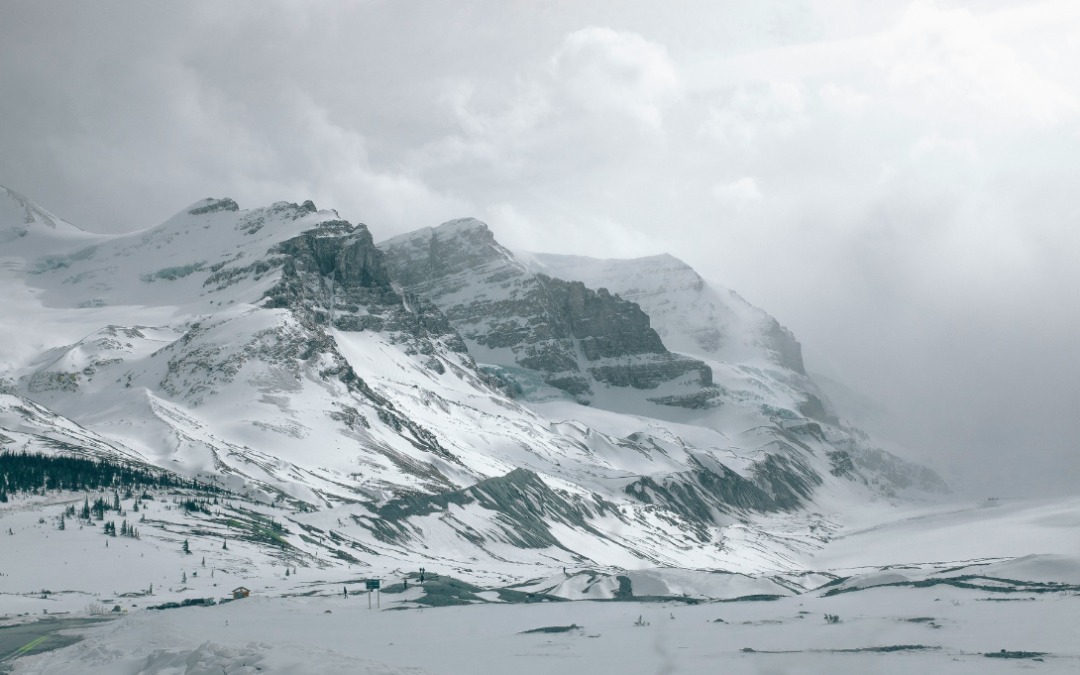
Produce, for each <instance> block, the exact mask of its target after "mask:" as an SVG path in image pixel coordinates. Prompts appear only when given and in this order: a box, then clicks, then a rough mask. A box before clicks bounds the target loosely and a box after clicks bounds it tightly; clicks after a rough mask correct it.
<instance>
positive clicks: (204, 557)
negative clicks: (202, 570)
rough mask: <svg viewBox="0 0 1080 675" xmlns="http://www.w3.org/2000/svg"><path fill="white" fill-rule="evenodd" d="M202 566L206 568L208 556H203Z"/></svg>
mask: <svg viewBox="0 0 1080 675" xmlns="http://www.w3.org/2000/svg"><path fill="white" fill-rule="evenodd" d="M202 566H203V567H206V556H203V559H202Z"/></svg>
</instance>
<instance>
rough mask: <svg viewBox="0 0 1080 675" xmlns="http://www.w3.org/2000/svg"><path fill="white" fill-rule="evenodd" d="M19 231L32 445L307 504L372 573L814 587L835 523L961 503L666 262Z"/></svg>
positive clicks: (13, 197) (1, 401)
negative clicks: (652, 576)
mask: <svg viewBox="0 0 1080 675" xmlns="http://www.w3.org/2000/svg"><path fill="white" fill-rule="evenodd" d="M0 218H3V220H2V221H0V238H2V239H0V291H2V292H0V317H2V319H3V320H2V322H0V326H2V327H0V387H2V391H0V443H2V444H3V448H4V449H5V450H7V451H20V450H27V451H31V452H45V453H65V454H71V453H74V454H84V455H90V456H95V457H105V458H109V459H110V460H112V461H125V462H135V463H144V464H148V465H153V466H156V467H161V468H165V469H168V470H170V471H175V472H178V473H181V474H184V475H186V476H191V477H199V478H200V479H202V480H205V481H208V482H214V483H216V484H218V485H220V486H222V487H224V488H227V489H229V490H231V491H232V492H233V493H234V494H238V495H244V496H246V497H247V498H248V499H250V500H255V501H261V502H263V503H270V502H276V503H278V504H280V505H287V506H289V508H291V509H293V514H294V515H293V516H292V517H293V518H295V519H296V520H297V522H300V523H306V525H304V526H303V527H317V528H322V529H320V530H319V531H320V532H321V531H323V530H325V529H328V524H330V523H336V524H334V525H332V527H333V528H334V529H333V530H332V531H333V532H336V533H337V534H335V536H336V537H339V538H340V546H339V549H340V550H339V552H340V554H341V555H340V556H338V558H339V559H340V560H343V561H351V562H350V564H351V563H355V562H363V563H365V564H378V561H379V560H386V559H396V560H400V559H402V558H405V557H410V556H420V557H421V558H423V557H425V556H427V557H431V556H435V557H437V558H438V559H440V560H443V561H450V562H456V563H457V564H462V563H464V562H468V564H470V565H472V566H483V565H485V564H487V565H493V566H498V565H504V566H505V565H519V564H525V565H536V564H543V565H549V566H558V565H565V564H568V563H573V564H583V563H586V562H587V563H589V564H595V565H600V566H614V567H622V568H633V567H641V566H657V565H661V566H663V565H667V566H680V567H695V568H725V569H740V570H747V571H752V570H757V569H764V568H770V569H777V568H793V567H797V566H798V563H797V561H798V560H799V559H801V556H805V555H807V554H809V553H811V552H812V551H813V550H815V547H816V546H818V545H820V542H821V541H822V539H823V538H825V537H827V536H828V532H829V531H830V530H829V525H828V523H829V514H830V513H834V512H836V511H838V510H842V509H845V508H850V507H852V506H853V505H858V504H861V503H865V502H867V501H868V500H875V499H881V498H883V497H892V496H896V495H900V494H903V493H910V494H912V495H928V494H934V493H937V492H940V491H942V490H944V489H945V486H944V483H943V482H942V481H941V479H940V478H938V477H937V476H936V475H935V474H934V473H933V472H932V471H930V470H928V469H925V468H923V467H920V466H918V465H915V464H912V463H910V462H907V461H905V460H903V459H901V458H899V457H896V456H894V455H891V454H889V453H886V452H884V451H882V450H880V449H878V448H877V447H876V446H874V445H872V444H871V443H870V442H869V441H868V440H867V439H866V438H865V437H864V436H862V435H860V434H859V433H858V432H855V431H854V430H851V429H847V428H843V427H841V426H839V425H838V424H837V423H836V420H835V419H834V418H833V417H831V416H830V414H829V413H828V410H827V409H826V408H825V406H824V405H823V404H822V402H821V400H820V399H819V398H818V397H817V395H816V389H815V386H814V384H813V382H812V381H811V380H810V379H809V378H808V377H807V376H806V375H805V373H804V371H803V367H802V362H801V356H800V353H799V347H798V343H797V342H795V340H794V338H793V337H792V336H791V334H790V333H789V332H787V331H786V330H785V329H783V328H782V327H780V325H779V324H778V323H777V322H776V321H775V320H774V319H772V318H771V317H769V316H768V315H767V314H765V313H764V312H762V311H761V310H757V309H755V308H753V307H751V306H750V305H748V304H747V303H745V301H742V300H741V299H740V298H738V296H735V295H734V294H732V293H730V292H727V291H722V290H715V289H714V288H712V287H710V286H708V285H707V284H705V283H704V282H702V281H701V280H700V278H699V277H697V275H696V274H695V273H694V272H693V270H691V269H690V268H689V267H687V266H685V265H683V264H682V263H680V262H679V261H677V260H675V259H673V258H670V257H667V256H660V257H656V258H648V259H644V260H640V261H590V260H589V259H585V258H573V259H570V258H566V257H561V256H543V255H540V254H529V255H527V256H525V255H523V256H516V255H514V254H513V253H511V252H510V251H508V250H507V249H505V248H504V247H502V246H500V245H499V244H498V243H497V242H496V240H495V238H494V235H493V234H492V233H491V232H490V230H489V229H488V228H487V226H486V225H484V224H483V223H480V222H479V221H475V220H471V219H465V220H458V221H451V222H449V223H446V224H444V225H441V226H439V227H436V228H424V229H423V230H420V231H417V232H414V233H411V234H408V235H404V236H401V237H396V238H394V239H391V240H389V241H386V242H383V243H382V244H380V245H379V246H376V245H375V244H374V243H373V238H372V235H371V233H370V232H369V231H368V228H367V227H366V226H364V225H362V224H350V223H348V222H345V221H343V220H342V219H340V218H339V216H338V214H337V213H336V212H334V211H332V210H319V209H317V208H316V207H315V206H314V204H312V203H311V202H305V203H304V204H300V205H297V204H291V203H285V202H279V203H276V204H273V205H271V206H268V207H263V208H256V209H249V210H243V209H240V208H239V206H238V205H237V204H236V202H234V201H232V200H231V199H206V200H202V201H200V202H197V203H195V204H193V205H192V206H190V207H188V208H187V209H184V210H183V211H181V212H180V213H178V214H177V215H176V216H174V217H172V218H170V219H169V220H167V221H166V222H164V223H162V224H161V225H158V226H156V227H152V228H149V229H146V230H142V231H139V232H134V233H130V234H125V235H115V236H106V235H95V234H89V233H86V232H83V231H81V230H79V229H78V228H76V227H75V226H73V225H70V224H68V223H65V222H64V221H62V220H60V219H59V218H56V217H55V216H52V215H51V214H49V213H48V212H47V211H45V210H44V209H42V208H40V207H38V206H36V205H34V204H33V203H32V202H30V201H29V200H27V199H25V198H24V197H21V196H19V195H17V194H15V193H12V192H10V191H6V190H4V191H3V192H0ZM208 531H209V530H208ZM193 536H194V535H193ZM280 541H285V542H287V543H290V545H295V546H296V547H297V549H296V550H298V551H299V550H302V549H303V547H304V546H305V545H306V544H305V543H304V542H307V541H309V540H308V539H304V538H302V537H300V535H299V533H296V534H295V535H292V538H291V539H289V538H288V537H285V538H283V539H281V540H280ZM334 541H335V542H338V539H334ZM344 542H349V543H344ZM334 545H335V546H338V544H334ZM335 550H338V549H335ZM469 561H471V562H469ZM485 561H486V562H485Z"/></svg>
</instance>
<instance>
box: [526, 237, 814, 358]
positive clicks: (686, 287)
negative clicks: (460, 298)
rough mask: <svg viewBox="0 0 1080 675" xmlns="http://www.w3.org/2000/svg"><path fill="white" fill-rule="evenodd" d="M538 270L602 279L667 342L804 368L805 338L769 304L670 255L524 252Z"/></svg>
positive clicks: (592, 281) (595, 282)
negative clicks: (760, 303) (768, 308)
mask: <svg viewBox="0 0 1080 675" xmlns="http://www.w3.org/2000/svg"><path fill="white" fill-rule="evenodd" d="M517 259H518V260H520V261H521V262H522V263H523V264H525V265H526V266H527V267H528V268H529V269H530V270H533V271H534V272H538V273H542V274H547V275H549V276H552V277H557V278H560V279H567V280H570V281H581V282H582V283H584V284H585V285H587V286H591V287H594V288H595V287H598V286H603V287H605V288H607V289H609V290H610V291H611V292H613V293H618V294H619V295H620V296H621V297H623V298H625V299H627V300H630V301H632V302H635V303H637V304H638V305H639V306H640V307H641V308H642V310H644V311H645V312H647V313H648V314H649V316H650V317H652V326H653V328H654V329H656V332H657V333H658V334H659V335H660V337H661V338H662V339H663V340H664V343H665V344H666V345H667V346H668V348H669V349H672V350H674V351H677V352H681V353H684V354H690V355H694V356H699V357H703V358H709V359H716V360H718V361H727V362H737V363H749V364H762V365H768V366H773V367H775V366H779V367H782V368H786V369H788V370H790V371H792V372H794V373H797V374H799V375H805V374H806V371H805V369H804V367H803V359H802V346H801V345H800V344H799V342H798V341H797V340H796V339H795V336H794V335H793V334H792V333H791V331H789V330H788V329H787V328H785V327H784V326H782V325H780V322H779V321H777V320H776V319H775V318H773V317H772V316H769V314H767V313H766V312H765V311H763V310H761V309H758V308H757V307H754V306H753V305H751V304H750V303H749V302H747V301H746V300H744V299H743V298H741V297H740V296H739V295H738V294H736V293H735V292H733V291H730V290H728V289H726V288H723V287H721V286H719V285H716V284H710V283H709V282H706V281H705V280H704V279H702V278H701V276H700V275H699V274H698V273H697V272H695V271H694V269H693V268H692V267H690V266H689V265H687V264H686V263H684V262H683V261H681V260H679V259H678V258H675V257H673V256H670V255H666V254H664V255H656V256H649V257H646V258H636V259H632V260H599V259H596V258H587V257H584V256H573V255H556V254H551V253H519V254H517Z"/></svg>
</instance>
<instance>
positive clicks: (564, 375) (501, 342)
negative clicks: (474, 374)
mask: <svg viewBox="0 0 1080 675" xmlns="http://www.w3.org/2000/svg"><path fill="white" fill-rule="evenodd" d="M379 248H380V249H381V250H382V251H383V252H385V254H386V260H387V267H388V269H389V272H390V276H391V278H392V279H393V280H394V281H395V282H397V283H398V284H400V285H401V286H402V287H403V288H405V289H407V290H408V291H410V292H412V293H415V294H417V295H420V296H423V297H426V298H428V299H430V300H431V301H432V302H433V303H435V304H436V305H437V306H438V307H439V308H440V309H441V310H442V311H443V313H444V314H445V315H446V317H447V318H448V319H449V321H450V322H451V323H452V324H453V325H454V326H455V327H456V328H457V330H458V332H460V333H461V335H462V337H464V339H465V340H466V342H467V343H468V344H469V347H470V351H472V352H473V354H474V356H475V357H476V358H477V360H478V361H480V362H481V363H485V364H490V365H492V366H497V367H501V368H500V369H499V374H500V375H501V376H503V377H505V378H508V379H510V380H512V381H515V382H514V383H515V384H516V385H517V387H518V388H519V389H520V388H521V386H522V382H517V381H516V380H518V379H523V380H526V381H527V380H528V379H529V378H528V376H527V375H525V376H524V377H523V376H522V374H521V373H520V372H519V371H521V370H522V369H524V370H526V371H532V372H534V373H538V374H539V375H540V378H541V379H542V381H543V383H544V384H546V385H548V386H550V387H553V388H555V389H558V390H561V391H563V392H566V393H567V394H569V395H571V396H574V397H576V398H578V399H579V400H589V398H590V396H591V395H592V394H593V393H594V390H595V387H596V386H597V385H598V384H600V385H609V386H613V387H631V388H634V389H641V390H653V389H656V388H657V387H659V386H660V385H662V384H666V383H670V384H677V385H678V386H679V387H681V389H684V390H687V391H685V392H680V393H696V392H697V391H700V390H701V389H702V388H708V387H710V386H711V385H712V371H711V369H710V368H709V366H707V365H706V364H704V363H702V362H701V361H697V360H695V359H692V358H688V357H685V356H682V355H678V354H673V353H671V352H669V351H668V349H667V348H666V347H665V346H664V343H663V341H662V340H661V338H660V336H659V335H658V334H657V332H656V331H655V330H653V328H652V327H651V326H650V319H649V316H648V315H647V314H646V313H645V312H643V311H642V310H641V308H640V307H639V306H638V305H637V304H636V303H633V302H630V301H628V300H624V299H623V298H621V297H619V296H618V295H613V294H611V293H610V292H608V290H607V289H605V288H600V289H598V290H593V289H591V288H587V287H586V286H585V284H583V283H581V282H579V281H564V280H562V279H555V278H552V277H550V276H547V275H544V274H536V273H533V272H531V271H529V270H528V269H527V268H526V267H525V266H524V265H522V264H521V263H520V262H518V261H517V260H516V259H515V258H514V255H513V254H512V253H511V252H510V251H508V250H507V249H505V248H504V247H502V246H500V245H499V243H498V242H497V241H495V237H494V236H493V235H492V233H491V231H490V230H489V229H488V227H487V225H485V224H484V223H482V222H480V221H478V220H474V219H471V218H465V219H460V220H454V221H450V222H448V223H444V224H443V225H440V226H439V227H437V228H424V229H422V230H418V231H416V232H413V233H410V234H406V235H402V236H400V237H395V238H394V239H390V240H388V241H385V242H383V243H381V244H379Z"/></svg>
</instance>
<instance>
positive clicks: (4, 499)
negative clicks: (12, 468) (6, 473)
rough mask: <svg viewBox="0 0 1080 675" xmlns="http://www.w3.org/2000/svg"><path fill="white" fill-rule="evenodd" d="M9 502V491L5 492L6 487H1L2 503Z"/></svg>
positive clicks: (0, 499)
mask: <svg viewBox="0 0 1080 675" xmlns="http://www.w3.org/2000/svg"><path fill="white" fill-rule="evenodd" d="M6 503H7V493H6V492H4V488H0V504H6Z"/></svg>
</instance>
